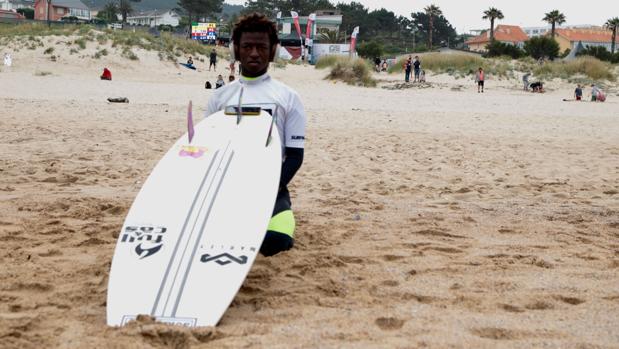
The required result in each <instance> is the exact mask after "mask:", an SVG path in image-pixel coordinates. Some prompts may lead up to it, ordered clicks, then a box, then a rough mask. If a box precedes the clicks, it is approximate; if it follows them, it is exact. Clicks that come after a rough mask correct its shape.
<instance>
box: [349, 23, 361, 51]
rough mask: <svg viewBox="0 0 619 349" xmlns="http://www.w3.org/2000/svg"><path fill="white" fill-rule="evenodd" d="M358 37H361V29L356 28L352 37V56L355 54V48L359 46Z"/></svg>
mask: <svg viewBox="0 0 619 349" xmlns="http://www.w3.org/2000/svg"><path fill="white" fill-rule="evenodd" d="M357 35H359V27H355V29H353V31H352V35H351V36H350V55H351V56H352V55H354V54H355V47H356V46H357Z"/></svg>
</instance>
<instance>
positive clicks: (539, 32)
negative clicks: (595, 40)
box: [522, 24, 594, 38]
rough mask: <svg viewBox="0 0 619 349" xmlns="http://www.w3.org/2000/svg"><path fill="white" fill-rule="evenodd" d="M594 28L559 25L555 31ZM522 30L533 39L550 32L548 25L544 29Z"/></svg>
mask: <svg viewBox="0 0 619 349" xmlns="http://www.w3.org/2000/svg"><path fill="white" fill-rule="evenodd" d="M593 27H594V26H592V25H590V24H577V25H561V26H559V25H558V26H556V27H555V29H584V28H593ZM522 30H523V31H524V32H525V34H527V36H528V37H530V38H534V37H537V36H544V35H546V34H548V33H550V31H551V30H552V27H551V26H550V25H547V26H544V27H523V28H522Z"/></svg>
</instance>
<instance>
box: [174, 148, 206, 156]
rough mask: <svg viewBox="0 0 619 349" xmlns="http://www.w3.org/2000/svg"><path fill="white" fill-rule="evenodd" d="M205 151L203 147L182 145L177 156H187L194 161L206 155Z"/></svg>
mask: <svg viewBox="0 0 619 349" xmlns="http://www.w3.org/2000/svg"><path fill="white" fill-rule="evenodd" d="M206 151H207V149H206V148H205V147H197V146H195V145H183V146H181V150H180V151H179V152H178V155H179V156H183V157H184V156H189V157H192V158H194V159H197V158H199V157H201V156H202V155H204V153H206Z"/></svg>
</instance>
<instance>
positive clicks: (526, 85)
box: [522, 73, 531, 92]
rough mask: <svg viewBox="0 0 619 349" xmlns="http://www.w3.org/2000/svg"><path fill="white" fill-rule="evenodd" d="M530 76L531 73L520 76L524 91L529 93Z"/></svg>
mask: <svg viewBox="0 0 619 349" xmlns="http://www.w3.org/2000/svg"><path fill="white" fill-rule="evenodd" d="M530 76H531V73H525V74H524V75H523V76H522V84H523V85H524V91H527V92H529V77H530Z"/></svg>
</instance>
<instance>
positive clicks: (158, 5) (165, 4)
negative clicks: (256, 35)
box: [82, 0, 243, 16]
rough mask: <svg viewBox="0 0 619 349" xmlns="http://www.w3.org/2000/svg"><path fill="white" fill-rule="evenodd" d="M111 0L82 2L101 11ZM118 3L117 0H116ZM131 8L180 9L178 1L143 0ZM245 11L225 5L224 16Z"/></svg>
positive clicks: (134, 3)
mask: <svg viewBox="0 0 619 349" xmlns="http://www.w3.org/2000/svg"><path fill="white" fill-rule="evenodd" d="M109 1H110V0H82V2H83V3H84V5H86V6H88V7H90V8H91V9H93V10H100V9H102V8H103V6H105V4H107V3H108V2H109ZM115 1H117V0H115ZM131 6H132V7H133V9H134V10H137V11H145V10H168V9H173V8H176V7H178V0H142V1H140V2H132V3H131ZM242 10H243V5H229V4H226V3H224V5H223V9H222V14H223V15H226V16H231V15H233V14H238V13H240V12H241V11H242Z"/></svg>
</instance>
